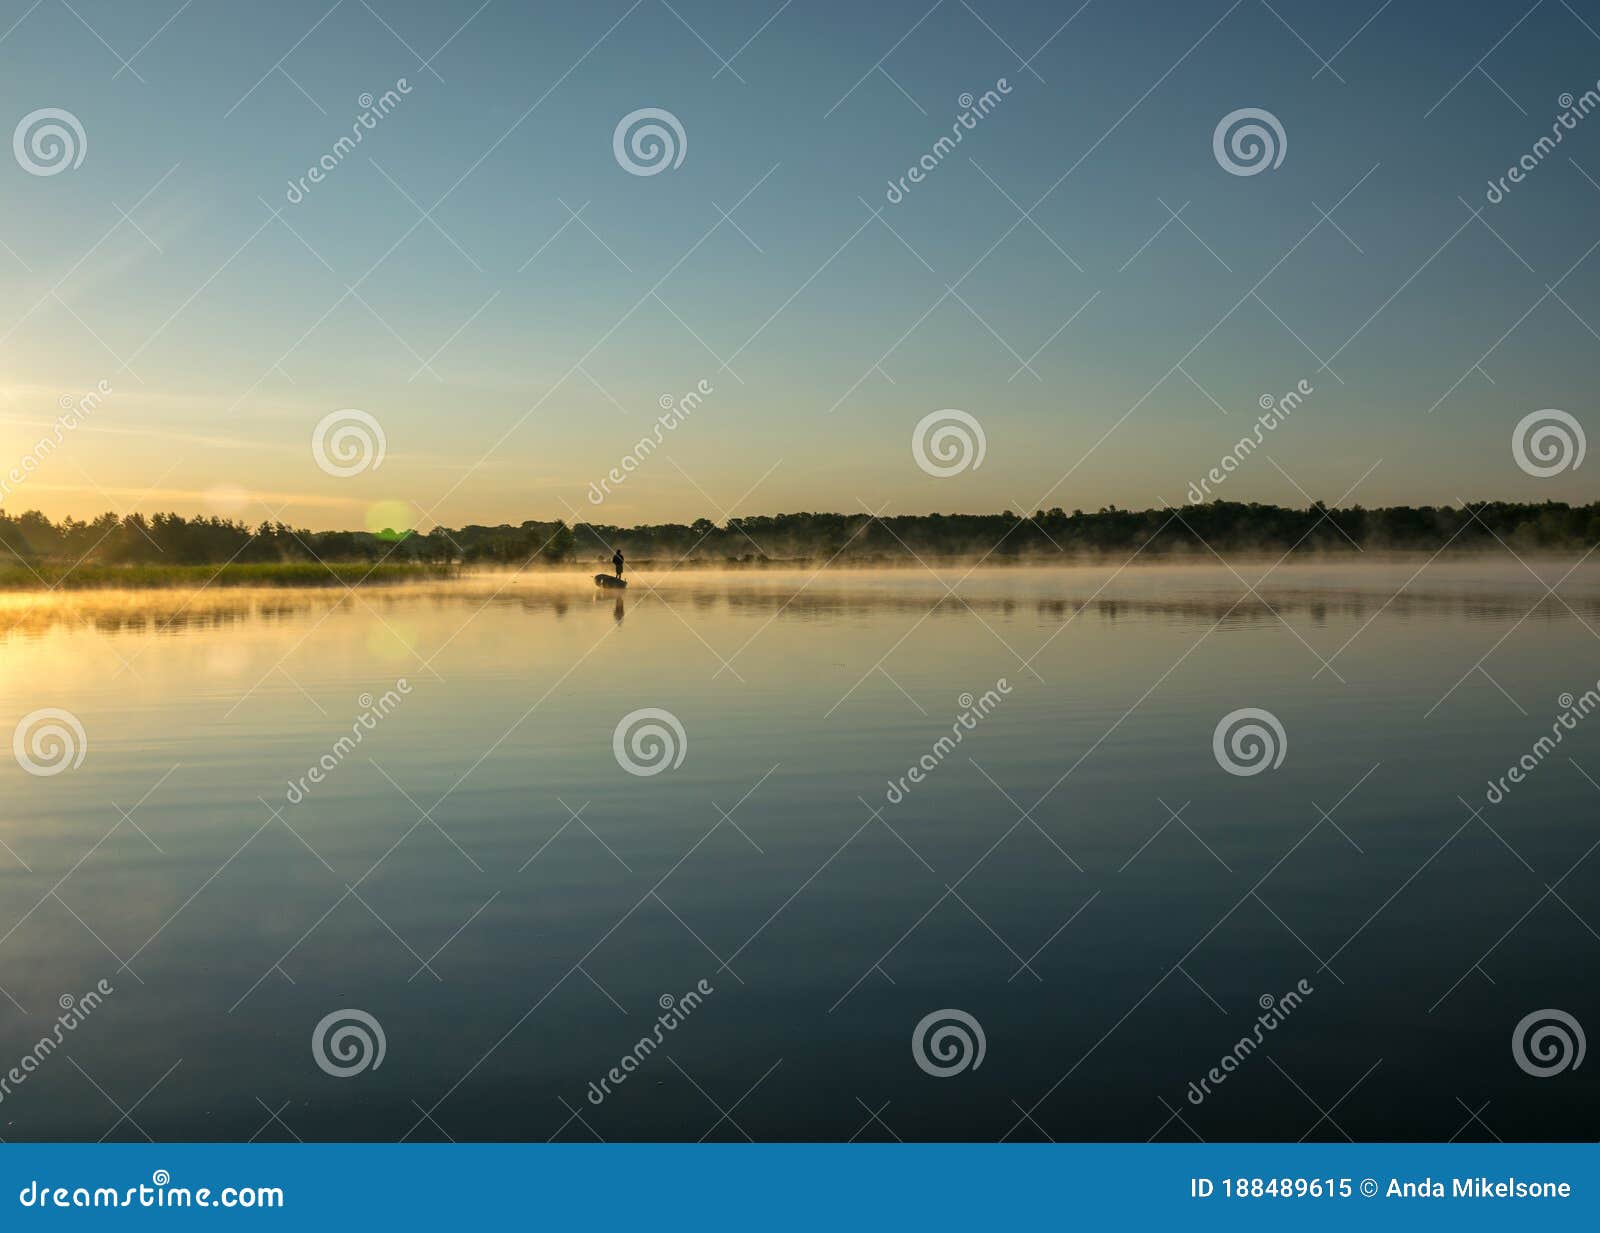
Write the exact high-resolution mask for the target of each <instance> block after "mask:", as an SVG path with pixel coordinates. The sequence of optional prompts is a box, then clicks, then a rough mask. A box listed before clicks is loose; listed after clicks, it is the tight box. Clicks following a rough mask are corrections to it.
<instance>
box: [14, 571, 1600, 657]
mask: <svg viewBox="0 0 1600 1233" xmlns="http://www.w3.org/2000/svg"><path fill="white" fill-rule="evenodd" d="M1545 572H1546V573H1548V572H1550V571H1548V570H1547V571H1545ZM1562 572H1564V569H1563V570H1556V571H1555V572H1554V573H1553V574H1552V575H1551V577H1550V581H1552V582H1553V581H1555V580H1556V579H1558V578H1559V577H1560V576H1561V573H1562ZM1260 574H1261V570H1260V569H1255V570H1252V569H1251V568H1250V567H1249V565H1248V564H1246V565H1243V566H1241V567H1238V568H1237V572H1235V569H1234V568H1230V567H1225V566H1216V567H1207V566H1195V565H1184V566H1160V565H1157V566H1138V567H1135V568H1130V569H1125V570H1118V569H1113V568H1103V567H1094V566H1072V567H1067V568H1007V567H984V568H980V569H978V570H976V571H962V570H956V569H948V570H943V571H939V572H937V573H935V572H934V571H930V570H913V569H878V570H855V569H851V570H828V571H811V572H805V571H798V570H776V569H772V570H689V569H681V570H677V571H672V572H666V573H661V574H657V575H638V576H635V577H634V578H633V579H631V580H630V581H631V582H632V584H633V585H632V587H631V588H630V589H629V590H628V591H627V592H620V593H616V594H615V597H614V598H612V595H611V594H610V593H601V592H599V591H597V590H595V589H594V588H593V587H592V586H591V584H590V581H589V577H588V575H572V574H567V573H557V572H553V571H544V570H541V571H527V572H521V573H517V572H513V571H505V572H499V573H495V572H484V573H476V574H471V575H467V576H464V577H462V578H460V579H457V580H451V581H429V582H424V583H417V584H401V585H386V586H369V587H364V588H360V589H358V590H355V591H350V590H341V589H338V588H326V587H325V588H305V589H295V588H277V587H267V588H246V587H229V588H220V587H218V588H199V589H177V588H174V589H147V590H109V589H107V590H86V591H55V592H9V593H4V594H0V644H5V643H8V642H16V641H19V640H22V641H25V640H27V639H30V638H37V637H40V636H42V635H44V634H47V633H49V632H51V631H53V630H72V629H84V630H94V631H96V632H99V633H102V634H134V635H145V634H179V633H191V632H205V631H208V630H218V629H224V628H228V627H230V626H237V625H239V624H240V623H244V622H248V623H251V624H253V625H259V626H262V627H271V626H273V625H283V624H287V623H290V622H293V621H296V620H300V619H302V618H305V617H306V616H308V615H312V614H314V615H315V616H316V617H321V616H324V615H327V614H329V613H331V612H338V611H348V610H353V609H365V610H367V611H369V612H370V613H372V614H373V615H374V616H375V617H378V618H381V622H380V623H387V622H391V621H393V620H394V619H395V618H394V616H393V614H394V613H395V612H396V611H398V610H403V609H407V608H411V609H415V608H417V607H419V606H420V607H421V608H423V609H429V610H433V611H436V612H441V613H442V612H445V611H448V610H451V609H459V610H462V611H463V613H464V614H465V613H470V612H471V611H472V610H474V609H483V608H486V607H489V606H494V607H496V608H521V609H523V610H524V611H527V612H530V613H547V614H550V615H553V616H555V617H556V618H558V619H560V618H564V617H566V616H568V615H569V614H576V615H600V614H602V613H604V614H609V615H610V616H611V618H612V619H613V620H614V621H616V622H618V623H620V622H622V621H623V620H624V618H625V617H626V615H627V613H628V611H629V610H630V609H638V608H641V607H644V606H646V605H660V606H663V607H665V608H668V609H671V610H673V611H674V612H683V611H688V612H690V613H700V614H707V613H710V612H713V611H714V612H719V613H723V614H726V615H727V616H731V617H735V618H738V617H748V618H762V619H768V620H770V619H777V618H786V619H790V620H825V619H838V618H853V617H865V616H869V615H884V614H891V615H892V614H894V613H909V614H913V615H916V616H922V615H923V614H928V615H930V616H932V617H962V616H972V615H975V614H976V615H983V616H986V617H987V616H998V617H1002V618H1010V617H1030V616H1031V617H1032V618H1033V619H1034V620H1036V621H1040V622H1045V623H1049V622H1061V621H1069V620H1073V619H1075V618H1077V617H1079V616H1081V615H1085V614H1087V615H1091V616H1093V617H1096V618H1099V619H1102V620H1106V621H1117V620H1123V619H1157V620H1159V619H1167V620H1173V619H1176V620H1181V621H1204V622H1208V623H1209V622H1217V621H1221V622H1223V623H1224V624H1226V625H1229V626H1248V625H1252V624H1258V623H1261V622H1272V621H1277V620H1280V619H1287V618H1304V619H1308V620H1309V621H1310V622H1312V623H1313V624H1316V625H1321V624H1323V623H1325V622H1328V621H1333V620H1356V621H1360V620H1364V619H1367V618H1370V617H1372V616H1374V615H1376V614H1379V613H1385V614H1389V615H1392V616H1394V617H1398V618H1401V619H1404V618H1407V617H1435V616H1456V617H1464V618H1466V619H1472V620H1495V619H1504V618H1508V617H1509V618H1511V619H1517V618H1520V617H1522V616H1524V614H1528V616H1529V619H1572V618H1575V617H1581V618H1582V619H1584V620H1590V619H1600V591H1597V589H1596V585H1595V583H1596V571H1590V572H1589V573H1588V574H1580V575H1575V576H1574V578H1573V579H1569V580H1568V581H1567V582H1565V583H1564V584H1563V585H1562V586H1561V589H1560V591H1559V593H1556V594H1549V593H1545V592H1544V591H1543V588H1542V587H1541V586H1540V585H1539V582H1538V580H1537V579H1536V578H1535V577H1534V576H1532V575H1531V574H1530V573H1529V572H1528V571H1527V570H1525V569H1523V568H1521V567H1518V566H1516V565H1514V564H1513V565H1509V566H1506V565H1498V564H1494V565H1487V566H1486V565H1484V564H1481V563H1473V564H1470V565H1462V564H1445V565H1435V566H1433V567H1432V568H1431V569H1429V570H1427V571H1426V575H1425V576H1420V577H1413V575H1415V574H1416V567H1415V566H1414V565H1412V564H1411V563H1409V562H1406V561H1403V560H1400V561H1390V562H1384V563H1374V564H1371V565H1369V564H1367V563H1361V564H1342V565H1315V566H1287V567H1280V568H1278V569H1276V570H1274V571H1273V574H1272V577H1271V578H1270V579H1269V580H1267V581H1266V582H1264V583H1262V584H1260V585H1256V580H1257V578H1258V577H1259V576H1260Z"/></svg>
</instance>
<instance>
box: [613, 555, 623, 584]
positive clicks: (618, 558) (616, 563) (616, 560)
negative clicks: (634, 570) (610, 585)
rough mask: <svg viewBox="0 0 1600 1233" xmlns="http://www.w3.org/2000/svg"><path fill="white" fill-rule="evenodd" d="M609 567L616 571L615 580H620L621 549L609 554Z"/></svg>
mask: <svg viewBox="0 0 1600 1233" xmlns="http://www.w3.org/2000/svg"><path fill="white" fill-rule="evenodd" d="M611 568H612V569H614V570H616V571H617V581H618V582H621V581H622V549H620V548H618V549H617V550H616V551H615V552H614V553H612V554H611Z"/></svg>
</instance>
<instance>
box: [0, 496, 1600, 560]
mask: <svg viewBox="0 0 1600 1233" xmlns="http://www.w3.org/2000/svg"><path fill="white" fill-rule="evenodd" d="M1597 542H1600V502H1595V503H1591V504H1588V505H1568V504H1565V503H1562V502H1557V501H1547V502H1544V503H1542V504H1532V503H1525V502H1506V501H1484V502H1474V503H1468V504H1466V505H1463V506H1427V505H1425V506H1419V507H1413V506H1406V505H1401V506H1389V507H1385V508H1380V509H1365V508H1363V507H1362V506H1359V505H1355V506H1351V507H1349V508H1346V509H1331V508H1329V507H1327V506H1325V505H1323V504H1321V503H1320V502H1319V503H1316V504H1313V505H1311V506H1309V507H1307V508H1305V509H1291V508H1288V507H1285V506H1278V505H1260V504H1256V503H1254V502H1252V503H1250V504H1242V503H1239V502H1234V501H1213V502H1210V503H1209V504H1204V505H1186V506H1179V507H1176V508H1163V509H1146V510H1122V509H1117V508H1116V507H1115V506H1107V507H1105V508H1103V509H1100V510H1097V511H1095V512H1094V513H1085V512H1084V511H1083V510H1073V511H1072V512H1071V513H1067V512H1066V511H1064V510H1062V509H1059V508H1057V509H1050V510H1040V511H1037V512H1036V513H1034V514H1033V515H1032V516H1030V517H1026V518H1023V517H1019V516H1018V515H1016V514H1013V513H1011V512H1009V511H1003V512H1001V513H997V514H900V515H894V516H888V517H883V516H876V515H872V514H828V513H795V514H774V515H770V516H765V515H764V516H756V517H748V518H732V519H729V520H728V521H727V522H726V523H724V524H722V525H720V526H719V525H717V524H716V523H713V522H712V521H710V520H709V519H706V518H701V519H697V520H696V521H695V522H693V523H689V524H687V525H685V524H682V523H659V524H653V525H645V526H633V527H618V526H608V525H604V524H599V523H585V522H580V523H576V524H571V525H569V524H568V523H566V522H564V521H560V520H557V521H553V522H539V521H528V522H524V523H521V524H520V525H515V526H513V525H511V524H501V525H500V526H479V525H468V526H463V527H458V528H454V529H452V528H448V527H435V528H434V529H433V530H431V531H428V532H427V533H425V534H423V533H416V532H411V531H394V530H390V529H385V530H382V531H379V532H368V531H309V530H305V529H303V528H294V527H289V526H286V525H285V524H283V523H281V522H275V523H269V522H263V523H261V524H260V525H259V526H256V527H253V528H252V527H250V526H249V525H248V524H246V523H243V522H237V521H233V520H230V519H225V518H215V517H196V518H185V517H183V516H182V515H181V514H154V515H151V516H149V517H146V516H145V515H143V514H128V515H126V516H123V517H119V516H117V515H116V514H112V513H107V514H102V515H101V516H100V517H98V518H96V519H94V520H93V521H90V522H82V521H79V520H77V519H75V518H65V519H62V520H61V521H60V522H52V521H50V519H48V518H46V517H45V516H44V515H43V514H41V513H39V512H38V511H29V512H27V513H25V514H22V515H20V516H16V517H13V516H11V515H8V514H6V513H5V512H4V511H0V564H4V563H13V564H14V563H16V562H19V561H21V562H80V561H82V562H86V563H92V564H96V565H124V564H126V565H135V564H137V565H149V564H166V565H198V564H221V563H223V562H229V561H232V562H238V563H242V564H262V563H273V562H282V563H296V562H307V561H326V562H378V561H388V562H391V563H401V564H403V563H406V562H424V563H428V564H435V565H443V564H456V563H459V564H467V565H471V564H480V563H481V564H506V565H521V564H526V563H528V562H530V561H542V562H546V563H550V564H558V563H561V562H566V561H592V560H602V559H608V558H609V557H610V555H611V553H612V552H613V551H614V550H615V549H617V548H621V549H622V551H623V552H624V553H625V554H626V555H627V556H628V557H629V558H630V559H631V560H633V561H634V562H635V563H639V562H644V561H656V562H659V561H664V560H672V561H676V560H680V559H691V560H699V561H703V562H705V563H708V564H710V563H719V564H720V563H727V562H746V563H749V562H761V561H826V560H837V561H839V562H841V563H852V564H868V563H893V562H899V561H908V560H912V559H914V558H916V557H922V558H928V559H931V558H934V557H952V556H987V557H988V558H989V559H990V560H997V561H1007V560H1018V559H1031V558H1050V557H1060V556H1063V555H1065V556H1084V555H1099V554H1106V553H1115V554H1128V553H1131V552H1133V551H1135V550H1140V551H1141V552H1142V553H1144V554H1148V555H1170V554H1190V555H1193V554H1203V555H1209V553H1210V551H1211V550H1215V551H1216V552H1219V553H1249V552H1285V551H1295V552H1341V551H1354V549H1355V548H1358V547H1359V548H1361V549H1372V548H1376V549H1380V550H1383V549H1387V550H1417V551H1428V552H1433V551H1436V550H1439V549H1441V548H1448V549H1450V550H1452V551H1461V550H1482V549H1486V548H1496V547H1499V545H1500V544H1501V543H1503V544H1504V545H1506V546H1508V547H1510V548H1512V549H1514V550H1516V551H1518V552H1523V551H1538V550H1551V549H1580V550H1581V549H1586V548H1589V547H1590V546H1592V545H1594V544H1595V543H1597Z"/></svg>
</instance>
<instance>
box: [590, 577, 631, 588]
mask: <svg viewBox="0 0 1600 1233" xmlns="http://www.w3.org/2000/svg"><path fill="white" fill-rule="evenodd" d="M594 584H595V586H597V587H618V588H624V589H625V588H626V587H627V585H628V584H627V583H626V582H624V581H623V580H622V579H621V578H613V577H612V576H611V575H610V574H596V575H595V576H594Z"/></svg>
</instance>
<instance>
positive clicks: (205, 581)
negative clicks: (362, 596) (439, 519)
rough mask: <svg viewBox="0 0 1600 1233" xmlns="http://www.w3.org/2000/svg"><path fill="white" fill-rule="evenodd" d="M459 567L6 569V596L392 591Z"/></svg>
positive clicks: (452, 574)
mask: <svg viewBox="0 0 1600 1233" xmlns="http://www.w3.org/2000/svg"><path fill="white" fill-rule="evenodd" d="M459 575H460V569H459V567H457V566H454V565H429V564H413V563H403V562H384V563H382V564H378V565H372V564H368V563H367V562H365V561H335V562H329V563H327V564H323V563H321V562H317V561H270V562H251V563H248V564H246V563H241V562H233V563H231V564H226V565H204V564H203V565H79V566H76V567H74V566H72V565H70V564H50V563H48V562H35V563H33V564H32V565H31V566H29V565H21V564H15V563H13V564H7V565H0V591H93V590H122V589H130V588H139V589H158V588H179V587H190V588H196V589H198V588H200V587H206V586H212V587H346V586H352V587H353V586H357V585H361V586H385V585H388V586H392V585H395V584H398V583H406V582H432V581H437V580H440V579H450V578H456V577H458V576H459Z"/></svg>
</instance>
